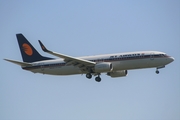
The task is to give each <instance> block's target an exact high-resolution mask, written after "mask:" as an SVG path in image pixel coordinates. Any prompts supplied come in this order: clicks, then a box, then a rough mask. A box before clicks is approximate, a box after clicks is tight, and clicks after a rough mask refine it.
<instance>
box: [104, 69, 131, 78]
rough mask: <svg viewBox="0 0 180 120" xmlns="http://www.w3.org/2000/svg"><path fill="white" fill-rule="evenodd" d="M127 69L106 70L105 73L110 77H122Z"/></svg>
mask: <svg viewBox="0 0 180 120" xmlns="http://www.w3.org/2000/svg"><path fill="white" fill-rule="evenodd" d="M127 73H128V72H127V70H120V71H113V72H108V73H107V75H109V76H111V77H124V76H126V75H127Z"/></svg>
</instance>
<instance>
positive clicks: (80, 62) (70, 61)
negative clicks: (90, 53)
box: [39, 40, 96, 71]
mask: <svg viewBox="0 0 180 120" xmlns="http://www.w3.org/2000/svg"><path fill="white" fill-rule="evenodd" d="M39 44H40V46H41V48H42V50H43V51H44V52H47V53H49V54H51V55H54V56H57V57H60V58H63V59H64V61H65V62H66V65H73V66H77V67H79V68H80V69H82V70H83V71H84V70H88V69H89V68H91V67H94V66H95V64H96V63H95V62H92V61H89V60H84V59H80V58H75V57H72V56H68V55H64V54H60V53H56V52H53V51H50V50H48V49H46V47H45V46H44V45H43V44H42V42H41V41H40V40H39Z"/></svg>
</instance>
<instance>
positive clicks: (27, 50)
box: [22, 43, 33, 56]
mask: <svg viewBox="0 0 180 120" xmlns="http://www.w3.org/2000/svg"><path fill="white" fill-rule="evenodd" d="M22 47H23V51H24V52H25V53H26V55H29V56H31V55H32V54H33V50H32V48H31V46H29V45H28V44H27V43H24V44H23V45H22Z"/></svg>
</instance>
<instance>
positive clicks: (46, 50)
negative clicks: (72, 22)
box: [38, 40, 49, 52]
mask: <svg viewBox="0 0 180 120" xmlns="http://www.w3.org/2000/svg"><path fill="white" fill-rule="evenodd" d="M38 41H39V44H40V46H41V48H42V50H43V51H44V52H49V50H48V49H46V47H45V46H44V45H43V44H42V42H41V41H40V40H38Z"/></svg>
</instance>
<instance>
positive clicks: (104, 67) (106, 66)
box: [94, 62, 113, 73]
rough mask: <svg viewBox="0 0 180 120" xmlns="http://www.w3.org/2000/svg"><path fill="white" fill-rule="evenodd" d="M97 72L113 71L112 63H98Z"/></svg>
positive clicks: (95, 68)
mask: <svg viewBox="0 0 180 120" xmlns="http://www.w3.org/2000/svg"><path fill="white" fill-rule="evenodd" d="M94 70H95V72H96V73H103V72H111V71H112V70H113V67H112V63H109V62H102V63H97V64H96V65H95V67H94Z"/></svg>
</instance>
